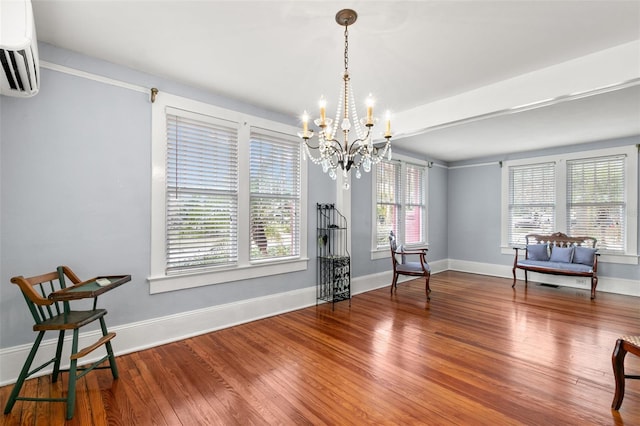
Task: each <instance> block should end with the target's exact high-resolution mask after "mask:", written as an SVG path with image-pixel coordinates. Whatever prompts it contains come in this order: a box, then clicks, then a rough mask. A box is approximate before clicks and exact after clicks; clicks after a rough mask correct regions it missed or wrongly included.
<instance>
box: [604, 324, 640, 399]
mask: <svg viewBox="0 0 640 426" xmlns="http://www.w3.org/2000/svg"><path fill="white" fill-rule="evenodd" d="M627 352H631V353H632V354H634V355H635V356H640V336H623V337H621V338H619V339H618V340H617V341H616V346H615V348H614V349H613V354H612V355H611V361H612V364H613V375H614V376H615V378H616V393H615V395H614V396H613V402H612V403H611V408H613V409H614V410H618V409H619V408H620V406H621V405H622V399H623V398H624V381H625V379H640V376H638V375H631V374H625V372H624V358H625V356H626V355H627Z"/></svg>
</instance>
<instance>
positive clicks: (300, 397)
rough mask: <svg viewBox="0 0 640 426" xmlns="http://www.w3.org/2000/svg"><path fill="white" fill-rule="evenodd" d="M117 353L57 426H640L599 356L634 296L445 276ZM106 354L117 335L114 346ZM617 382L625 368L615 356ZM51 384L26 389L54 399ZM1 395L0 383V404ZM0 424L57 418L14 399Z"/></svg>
mask: <svg viewBox="0 0 640 426" xmlns="http://www.w3.org/2000/svg"><path fill="white" fill-rule="evenodd" d="M431 288H432V290H433V291H432V293H431V301H430V302H426V300H425V296H424V292H423V291H424V290H423V289H424V287H423V282H421V281H411V282H408V283H404V284H400V285H399V288H398V291H397V292H396V293H394V294H393V295H390V293H389V289H388V288H384V289H379V290H376V291H371V292H368V293H364V294H360V295H356V296H354V298H353V300H352V304H351V307H349V304H348V302H340V303H338V304H336V306H335V310H334V311H332V310H331V306H330V305H320V306H318V307H315V306H314V307H310V308H306V309H301V310H299V311H295V312H291V313H287V314H283V315H278V316H275V317H272V318H268V319H264V320H260V321H255V322H252V323H249V324H244V325H240V326H237V327H233V328H228V329H225V330H221V331H218V332H215V333H210V334H206V335H202V336H198V337H195V338H190V339H186V340H184V341H180V342H176V343H172V344H168V345H164V346H160V347H157V348H153V349H150V350H146V351H141V352H137V353H133V354H129V355H123V356H119V357H118V358H117V361H118V367H119V370H120V379H118V380H116V381H114V380H112V379H111V376H110V372H109V371H108V370H99V371H94V372H92V373H89V374H88V375H87V376H85V378H83V379H81V380H80V381H79V384H78V391H77V392H78V394H77V405H76V410H75V417H74V418H73V419H72V420H71V421H69V422H67V424H69V425H83V426H84V425H107V424H108V425H236V424H237V425H273V424H281V425H293V424H295V425H299V424H300V425H304V424H310V425H311V424H312V425H322V424H330V425H338V424H355V425H362V424H406V425H418V424H443V425H455V424H459V425H518V424H526V425H623V424H625V425H633V424H635V425H640V380H627V389H626V394H625V399H624V402H623V404H622V407H621V409H620V411H619V412H616V411H612V410H611V409H610V406H611V400H612V399H613V392H614V378H613V372H612V367H611V352H612V351H613V347H614V344H615V341H616V338H617V337H618V336H619V335H623V334H638V333H640V298H636V297H628V296H620V295H613V294H607V293H601V292H600V293H598V295H597V299H596V300H595V301H591V300H590V299H589V291H588V290H576V289H570V288H550V287H545V286H540V285H535V284H531V285H529V288H528V289H526V290H525V288H524V284H523V283H522V282H518V284H517V287H516V289H515V290H513V289H511V280H508V279H501V278H495V277H486V276H479V275H472V274H464V273H457V272H443V273H441V274H437V275H434V276H433V277H432V278H431ZM114 347H115V348H116V350H117V338H116V339H115V340H114ZM626 369H627V373H628V374H629V373H632V372H634V373H635V374H640V359H639V358H637V357H634V356H633V355H629V356H627V361H626ZM64 386H66V374H65V375H63V379H62V380H59V382H58V383H56V384H53V385H52V384H51V383H50V379H49V377H41V378H36V379H33V380H30V381H28V383H27V385H26V389H25V392H31V393H37V394H40V395H60V394H64V393H65V392H66V391H65V390H64V389H65V387H64ZM10 391H11V387H10V386H6V387H3V388H0V403H1V404H2V407H4V404H5V403H6V400H7V398H8V396H9V393H10ZM0 423H2V424H7V425H14V424H16V425H17V424H22V425H56V424H65V421H64V404H60V403H42V402H38V403H35V402H26V401H25V402H21V401H19V402H17V403H16V405H15V407H14V409H13V411H12V413H11V414H9V415H5V416H2V417H0Z"/></svg>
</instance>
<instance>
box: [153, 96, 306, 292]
mask: <svg viewBox="0 0 640 426" xmlns="http://www.w3.org/2000/svg"><path fill="white" fill-rule="evenodd" d="M169 107H170V108H174V109H182V110H185V111H190V112H195V113H198V114H204V115H208V116H211V117H215V118H219V119H223V120H227V121H232V122H234V123H236V124H237V126H238V127H237V130H238V190H239V195H238V263H237V265H235V266H231V267H213V268H210V269H206V270H198V271H194V272H189V273H183V274H179V275H173V274H172V275H167V274H166V272H165V266H166V262H165V232H166V231H165V229H166V226H165V221H166V205H165V202H166V156H167V135H166V131H167V130H166V129H167V126H166V109H167V108H169ZM151 114H152V120H151V122H152V129H151V139H152V149H151V157H152V158H151V167H152V170H151V274H150V276H149V277H148V278H147V280H148V281H149V291H150V293H151V294H155V293H162V292H167V291H174V290H180V289H186V288H193V287H200V286H205V285H211V284H220V283H226V282H232V281H239V280H247V279H252V278H259V277H265V276H270V275H277V274H284V273H289V272H295V271H304V270H306V269H307V265H308V261H309V259H308V255H307V191H306V188H307V164H306V161H304V160H303V159H302V155H300V187H301V194H300V255H299V256H296V257H294V258H287V259H275V260H272V261H269V260H259V261H253V262H252V261H250V259H249V252H250V244H251V241H250V239H251V235H250V225H249V137H250V131H251V128H252V127H258V128H261V129H267V130H272V131H274V132H279V133H284V134H288V135H295V134H296V131H297V129H296V128H295V127H293V126H289V125H286V124H283V123H278V122H275V121H271V120H267V119H264V118H260V117H255V116H252V115H248V114H243V113H240V112H237V111H232V110H228V109H224V108H220V107H217V106H214V105H210V104H207V103H203V102H199V101H195V100H192V99H188V98H184V97H181V96H176V95H172V94H169V93H160V94H159V95H158V97H157V98H156V100H155V102H154V103H153V104H152V112H151Z"/></svg>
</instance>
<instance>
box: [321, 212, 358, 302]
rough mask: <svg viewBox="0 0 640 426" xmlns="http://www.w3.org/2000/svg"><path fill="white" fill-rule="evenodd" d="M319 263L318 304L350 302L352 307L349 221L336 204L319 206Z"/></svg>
mask: <svg viewBox="0 0 640 426" xmlns="http://www.w3.org/2000/svg"><path fill="white" fill-rule="evenodd" d="M317 210H318V211H317V221H318V223H317V232H318V234H317V236H318V245H317V249H318V256H317V258H318V264H317V271H318V272H317V284H316V290H317V291H316V296H317V299H316V304H317V301H319V300H323V301H326V302H331V303H332V308H333V307H335V303H336V302H340V301H342V300H349V306H351V256H350V255H349V252H348V250H347V220H346V218H345V217H344V216H343V215H341V214H340V212H339V211H338V210H337V209H336V208H335V205H334V204H317Z"/></svg>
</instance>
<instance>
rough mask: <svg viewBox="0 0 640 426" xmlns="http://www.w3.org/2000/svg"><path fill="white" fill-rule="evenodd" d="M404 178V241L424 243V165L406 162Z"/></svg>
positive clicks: (406, 242)
mask: <svg viewBox="0 0 640 426" xmlns="http://www.w3.org/2000/svg"><path fill="white" fill-rule="evenodd" d="M405 170H406V174H405V179H404V194H405V195H404V197H405V205H404V207H405V208H404V242H405V244H419V243H424V242H425V241H424V227H425V223H424V221H425V212H426V206H425V200H424V174H425V170H424V167H421V166H417V165H414V164H407V165H406V167H405Z"/></svg>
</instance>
